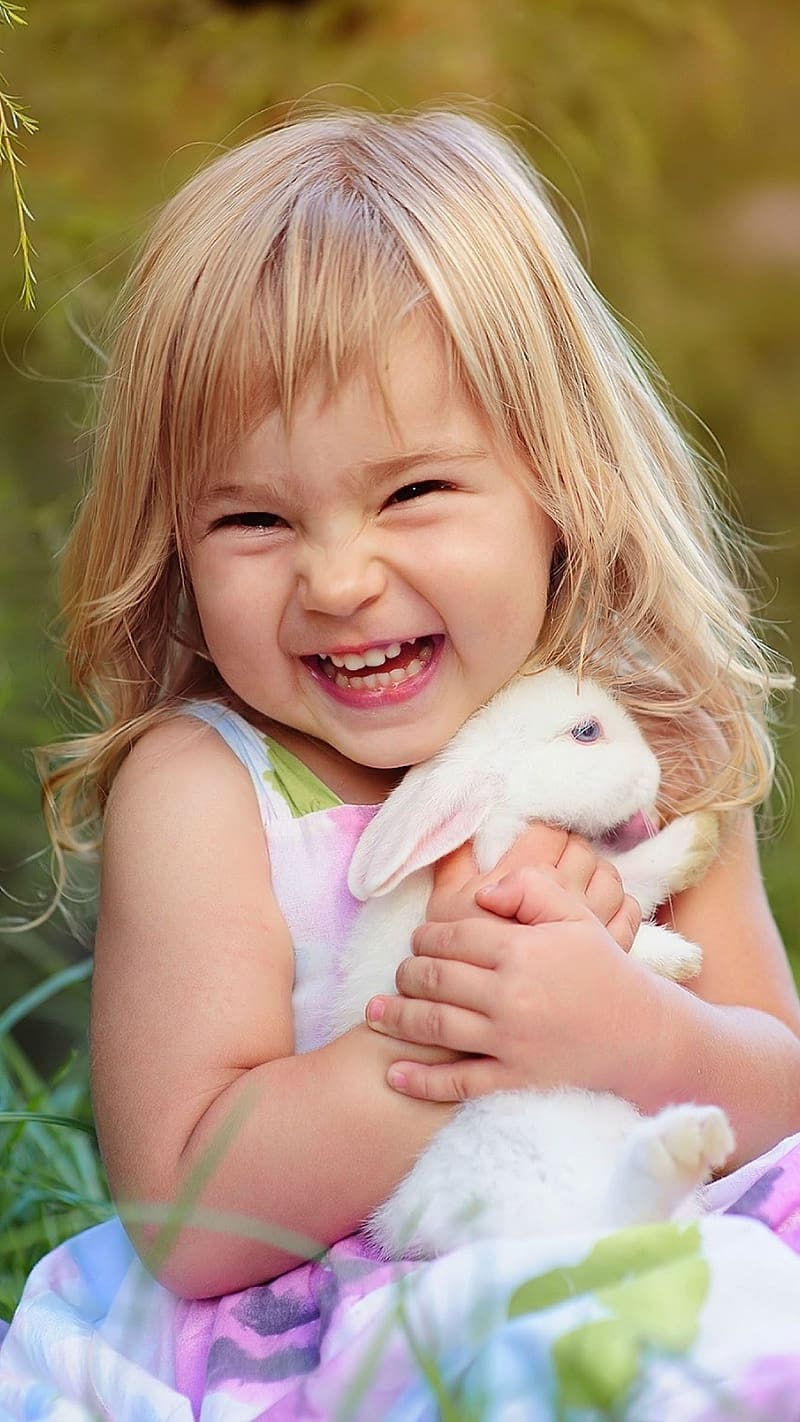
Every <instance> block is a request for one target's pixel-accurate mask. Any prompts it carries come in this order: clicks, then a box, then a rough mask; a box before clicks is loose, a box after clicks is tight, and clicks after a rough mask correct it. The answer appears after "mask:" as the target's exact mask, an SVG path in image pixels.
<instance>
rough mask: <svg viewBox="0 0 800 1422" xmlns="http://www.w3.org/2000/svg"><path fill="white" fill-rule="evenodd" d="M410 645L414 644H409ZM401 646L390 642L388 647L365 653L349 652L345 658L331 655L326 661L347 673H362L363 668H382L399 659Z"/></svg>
mask: <svg viewBox="0 0 800 1422" xmlns="http://www.w3.org/2000/svg"><path fill="white" fill-rule="evenodd" d="M408 645H409V646H411V645H412V644H411V643H410V642H409V644H408ZM401 646H402V643H400V642H390V643H389V645H388V647H367V649H366V651H365V652H348V653H347V655H346V656H344V657H334V656H333V655H329V656H327V657H325V659H324V660H325V661H328V662H333V665H334V666H335V667H344V668H345V669H346V670H347V671H361V669H362V667H382V666H383V664H384V662H388V661H390V660H391V658H392V657H399V655H400V647H401Z"/></svg>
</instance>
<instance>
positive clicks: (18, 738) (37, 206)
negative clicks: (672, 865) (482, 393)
mask: <svg viewBox="0 0 800 1422" xmlns="http://www.w3.org/2000/svg"><path fill="white" fill-rule="evenodd" d="M28 21H29V23H28V27H27V28H26V29H21V28H19V29H18V28H13V29H9V28H6V27H0V47H2V49H3V51H4V53H3V60H2V68H3V70H4V72H5V73H6V75H7V77H8V87H9V88H10V90H11V92H12V93H14V94H17V95H19V96H21V98H22V99H23V101H24V102H25V104H26V105H27V106H28V107H29V109H30V111H31V112H32V113H33V114H34V115H35V117H36V118H37V119H38V120H39V123H40V132H39V134H38V135H36V136H35V137H34V138H31V139H29V140H27V141H26V145H25V153H26V158H27V167H26V169H25V172H24V182H25V188H26V196H27V199H28V202H29V204H30V206H31V209H32V211H33V212H34V214H35V217H36V222H35V228H34V230H33V236H34V241H35V243H36V247H37V258H36V271H37V275H38V288H37V310H36V312H35V313H33V314H31V313H28V312H26V311H25V310H24V309H23V308H22V306H21V305H20V304H19V302H18V300H17V295H18V290H19V287H20V284H21V269H20V266H19V261H18V259H15V258H14V255H13V253H14V248H15V245H16V240H17V239H16V233H15V228H14V213H13V207H12V201H11V191H10V186H9V183H8V173H7V171H6V170H5V169H0V253H2V262H1V263H0V313H2V314H3V315H4V323H3V326H2V339H3V360H2V366H1V367H0V369H1V370H2V376H1V379H2V387H1V389H0V711H1V712H2V715H1V716H0V884H2V887H3V890H4V893H5V895H7V896H8V897H7V898H6V899H5V907H6V909H7V912H8V913H10V914H14V913H17V914H19V913H28V914H31V913H33V912H34V911H35V909H36V907H37V906H41V904H42V903H43V902H45V900H46V897H47V893H48V864H47V856H46V854H45V853H44V844H45V839H44V832H43V829H42V825H41V821H40V818H39V811H38V795H37V786H36V782H35V776H34V773H33V768H32V761H31V757H30V754H29V749H28V748H29V747H31V746H33V745H35V744H36V743H37V742H41V741H44V740H47V739H49V738H51V737H52V736H53V735H56V734H61V733H62V732H65V731H66V730H67V729H68V728H69V727H70V725H71V724H74V723H73V722H72V713H71V711H70V710H69V708H68V707H67V706H66V705H65V703H64V701H63V698H62V697H61V695H60V694H57V693H56V691H55V689H54V688H55V687H56V685H57V684H58V682H59V669H58V658H57V654H56V652H55V651H54V649H53V648H52V646H51V645H50V643H49V642H48V638H47V627H48V623H49V620H50V619H51V617H52V614H53V610H54V576H53V574H54V564H55V560H56V556H57V553H58V550H59V548H60V546H61V544H62V542H63V539H64V536H65V531H66V529H67V527H68V525H69V520H70V517H71V512H72V510H73V508H74V506H75V503H76V499H77V497H78V493H79V488H80V484H81V477H82V473H83V465H84V455H85V443H84V441H83V440H82V438H81V429H82V427H83V426H84V425H85V422H86V419H87V410H88V409H89V405H90V381H91V378H92V377H93V375H95V374H96V372H97V369H98V365H97V360H96V354H95V353H93V350H92V346H93V344H94V343H95V341H96V338H97V332H98V329H99V325H100V323H101V321H102V319H103V317H104V315H105V313H106V311H107V309H108V306H109V302H110V300H111V299H112V297H113V295H114V293H115V291H116V290H117V288H118V286H119V283H120V281H121V279H122V277H123V275H124V272H125V269H126V266H127V264H128V262H129V260H130V256H131V253H132V250H133V248H134V246H135V244H136V242H137V241H138V239H139V237H140V236H141V234H142V232H143V231H144V229H145V228H146V226H147V224H148V221H149V218H150V216H151V215H152V212H153V210H154V209H155V208H156V207H157V206H158V204H160V203H161V202H162V201H163V200H164V199H165V198H166V197H167V196H168V195H169V194H171V193H172V192H173V191H174V190H175V188H176V187H178V186H179V184H180V183H181V182H182V181H183V180H184V179H185V178H186V177H188V176H189V174H190V173H191V172H192V171H194V169H195V168H196V167H197V166H198V165H199V164H200V163H201V162H202V161H204V160H206V159H207V158H209V157H210V156H212V155H213V154H214V153H215V152H217V151H218V150H219V148H220V147H221V146H225V145H229V144H231V143H232V142H236V141H238V140H240V139H243V138H245V137H247V136H250V135H252V134H254V133H255V132H257V131H258V130H259V129H260V128H262V127H264V126H265V125H266V124H268V123H270V122H273V121H275V120H278V119H280V118H281V117H283V116H284V115H285V114H286V113H287V112H288V111H289V110H290V109H291V107H292V105H293V104H294V103H295V102H296V101H297V100H302V99H304V98H307V99H310V100H312V101H318V102H320V103H323V104H328V103H334V102H339V103H348V104H357V105H367V106H376V105H377V106H379V107H387V106H395V105H400V106H408V105H413V104H416V103H420V102H422V103H425V102H430V101H431V100H436V99H445V100H447V101H453V100H455V101H458V99H459V98H463V99H464V100H467V99H469V100H474V99H477V100H479V101H481V102H483V103H484V104H485V105H486V107H487V111H488V112H489V113H491V114H494V115H495V116H496V117H497V118H499V119H500V121H501V122H504V123H506V124H507V125H508V126H510V127H511V129H512V130H513V131H514V132H515V133H516V135H517V137H518V138H519V140H520V141H521V142H522V143H523V144H524V146H525V147H526V148H527V149H528V151H529V152H530V153H531V155H532V156H533V158H534V159H535V161H536V162H537V164H538V165H539V167H540V168H541V170H542V172H543V173H544V174H545V176H546V178H547V179H548V180H549V181H550V182H551V183H552V184H553V185H554V186H555V188H557V189H558V190H559V192H560V193H561V194H562V195H563V201H562V202H561V207H562V210H563V212H564V213H565V216H566V220H567V222H568V225H569V227H570V230H571V232H572V234H573V236H574V238H575V241H576V243H577V244H578V247H579V249H580V250H581V252H582V254H583V256H584V258H585V260H586V261H587V263H588V265H589V268H590V270H591V272H592V275H593V277H594V279H595V281H596V283H597V285H598V286H599V287H600V289H601V291H603V293H604V294H605V295H606V296H607V298H608V299H609V301H610V302H611V304H612V306H613V307H614V308H615V309H616V311H617V312H618V313H620V314H621V316H622V318H623V320H624V321H625V323H626V324H627V325H628V327H629V328H630V330H631V332H632V333H633V335H634V336H635V338H636V339H637V340H638V341H640V342H641V343H642V344H643V345H644V346H645V348H646V349H647V350H648V351H649V352H650V353H651V354H652V356H653V358H654V359H655V361H656V363H657V364H658V365H659V367H660V368H661V369H662V371H663V372H664V374H665V376H666V378H667V379H668V381H669V383H670V385H671V387H672V389H673V390H674V392H675V396H676V400H677V401H678V403H679V406H680V407H681V408H683V409H684V410H685V421H686V424H687V427H688V429H689V430H690V432H691V434H692V436H693V438H695V439H696V440H697V441H699V442H700V443H701V444H702V445H703V446H704V448H705V449H706V450H708V451H710V452H711V453H712V454H714V455H715V456H716V457H717V459H718V460H719V461H720V462H721V463H723V464H724V467H725V468H726V470H727V474H728V478H729V480H730V483H731V486H732V488H733V490H734V492H735V500H736V503H737V506H738V507H739V509H740V512H741V516H742V518H743V520H744V522H745V524H746V525H747V526H748V527H749V528H750V529H752V530H754V531H755V533H756V536H757V539H758V541H759V543H760V546H761V549H762V553H761V557H762V562H763V565H764V567H765V570H766V578H765V581H764V584H763V586H762V587H760V588H759V589H757V596H758V598H759V600H760V602H761V604H762V606H763V608H764V615H765V616H766V617H767V619H768V620H769V621H770V622H771V623H773V624H774V625H775V626H774V629H773V631H772V632H771V633H770V634H769V635H770V639H771V640H772V641H773V642H777V645H778V647H779V649H780V650H782V651H783V652H784V653H785V654H787V655H789V656H793V659H794V660H795V661H796V660H797V658H796V652H797V647H798V640H797V637H798V634H797V626H798V621H797V617H796V610H797V605H798V601H800V570H799V568H798V562H799V560H798V541H799V539H800V531H799V528H798V525H799V524H800V515H799V514H798V497H797V492H796V480H797V457H796V449H797V443H798V422H797V404H796V401H797V391H798V389H800V379H799V378H798V376H799V374H800V371H799V370H798V365H799V363H800V362H799V359H798V322H797V312H798V309H799V308H798V298H799V297H800V179H799V178H798V173H797V172H796V171H795V170H794V169H793V166H792V164H793V161H794V160H795V159H796V149H795V144H796V120H797V104H796V80H797V74H798V72H800V12H799V11H798V9H797V7H796V6H794V5H791V4H786V3H785V0H725V3H712V0H708V2H707V3H703V0H695V2H694V3H691V0H606V3H596V2H595V3H592V0H587V3H579V0H527V3H525V0H492V3H491V4H489V3H485V0H427V3H424V2H423V0H306V3H298V0H295V3H293V4H289V3H288V0H284V3H267V2H266V0H265V2H264V3H258V0H250V3H243V0H240V3H237V4H234V3H233V0H227V3H223V0H169V3H166V0H31V3H30V5H29V8H28ZM690 412H692V413H690ZM717 442H718V444H717ZM784 723H785V728H784V730H783V732H782V733H781V737H780V749H781V752H782V754H783V756H784V758H785V759H786V761H787V764H788V765H789V767H790V768H793V769H795V770H796V769H797V767H798V765H800V739H798V736H797V734H796V733H794V732H793V730H792V726H793V724H795V723H796V706H794V705H791V704H790V705H788V706H787V707H785V708H784ZM776 808H779V807H776ZM779 820H780V822H781V824H782V829H781V831H780V834H779V835H778V836H777V837H775V838H773V839H770V840H769V841H768V842H766V843H765V846H764V851H763V863H764V869H765V873H766V876H767V881H768V885H769V890H770V894H771V898H772V902H773V905H774V908H775V912H776V915H777V917H778V919H779V921H780V923H781V926H782V929H783V932H784V935H785V938H786V941H787V945H788V946H789V949H790V952H791V953H792V954H793V960H794V962H795V964H796V965H800V932H799V931H798V914H797V893H796V887H795V879H796V875H797V872H798V867H800V828H798V824H797V821H796V820H794V821H792V817H791V807H789V809H788V810H786V811H784V812H783V813H782V816H781V815H779ZM14 899H17V900H18V901H19V902H18V903H17V904H15V903H14V901H13V900H14ZM84 916H86V915H85V914H84ZM84 953H85V948H84V947H82V946H81V945H80V943H78V942H77V941H76V939H75V937H74V935H73V933H72V931H71V930H69V929H68V928H67V927H66V926H65V925H64V924H63V923H61V922H55V921H53V922H51V923H50V924H48V925H47V926H45V927H43V928H41V929H37V930H35V931H33V932H31V933H28V934H26V935H24V936H21V937H15V936H13V935H9V934H5V935H3V936H2V937H0V1012H1V1011H2V1009H3V1007H4V1006H5V1005H6V1004H8V1003H10V1002H13V1001H15V1000H18V999H19V998H20V995H21V994H23V993H24V992H25V991H26V990H27V989H29V988H30V987H31V986H32V985H33V984H34V983H35V982H37V981H38V980H40V979H41V977H42V976H43V974H48V973H52V972H54V971H56V970H57V969H58V968H59V967H61V966H63V965H64V964H66V963H69V962H71V961H73V960H76V959H78V958H80V957H81V956H82V955H83V954H84ZM85 1012H86V984H85V983H83V984H81V985H79V986H78V987H75V988H73V989H71V990H70V991H68V992H64V993H60V994H58V995H57V996H56V997H54V998H52V999H51V1000H50V1001H49V1002H47V1003H46V1004H44V1005H43V1006H42V1007H41V1008H40V1009H39V1010H38V1011H35V1012H33V1013H28V1014H27V1015H26V1017H25V1020H24V1021H23V1022H21V1023H20V1024H19V1027H18V1028H17V1041H18V1043H20V1044H21V1045H22V1047H23V1048H24V1050H25V1052H26V1053H27V1054H28V1056H29V1057H31V1058H32V1059H34V1060H35V1061H36V1063H37V1064H38V1066H39V1068H40V1070H42V1071H43V1072H46V1073H49V1072H51V1071H52V1070H54V1069H55V1067H56V1065H57V1064H58V1062H59V1061H61V1060H62V1059H63V1058H64V1056H65V1054H66V1053H67V1052H68V1050H69V1049H70V1048H71V1046H73V1045H75V1044H77V1047H78V1050H79V1052H82V1045H83V1040H84V1035H85ZM74 1069H75V1070H77V1072H78V1074H79V1075H80V1073H81V1072H83V1070H84V1059H83V1056H82V1055H79V1057H78V1060H77V1066H76V1067H75V1068H74Z"/></svg>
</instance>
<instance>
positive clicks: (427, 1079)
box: [386, 1057, 503, 1101]
mask: <svg viewBox="0 0 800 1422" xmlns="http://www.w3.org/2000/svg"><path fill="white" fill-rule="evenodd" d="M386 1080H387V1081H388V1083H389V1085H390V1086H391V1087H393V1088H394V1090H395V1091H401V1092H402V1093H403V1095H404V1096H414V1097H416V1099H417V1100H419V1101H469V1100H471V1099H472V1098H473V1097H475V1096H486V1095H488V1094H489V1093H490V1092H492V1091H502V1089H503V1079H502V1073H501V1069H500V1065H499V1063H498V1062H497V1061H495V1059H494V1058H493V1057H479V1058H477V1059H476V1058H472V1057H462V1058H461V1059H460V1060H458V1061H455V1062H446V1063H444V1064H442V1065H441V1066H423V1065H422V1064H421V1063H419V1062H404V1061H400V1062H395V1063H394V1064H393V1065H392V1066H390V1067H389V1070H388V1071H387V1073H386Z"/></svg>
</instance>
